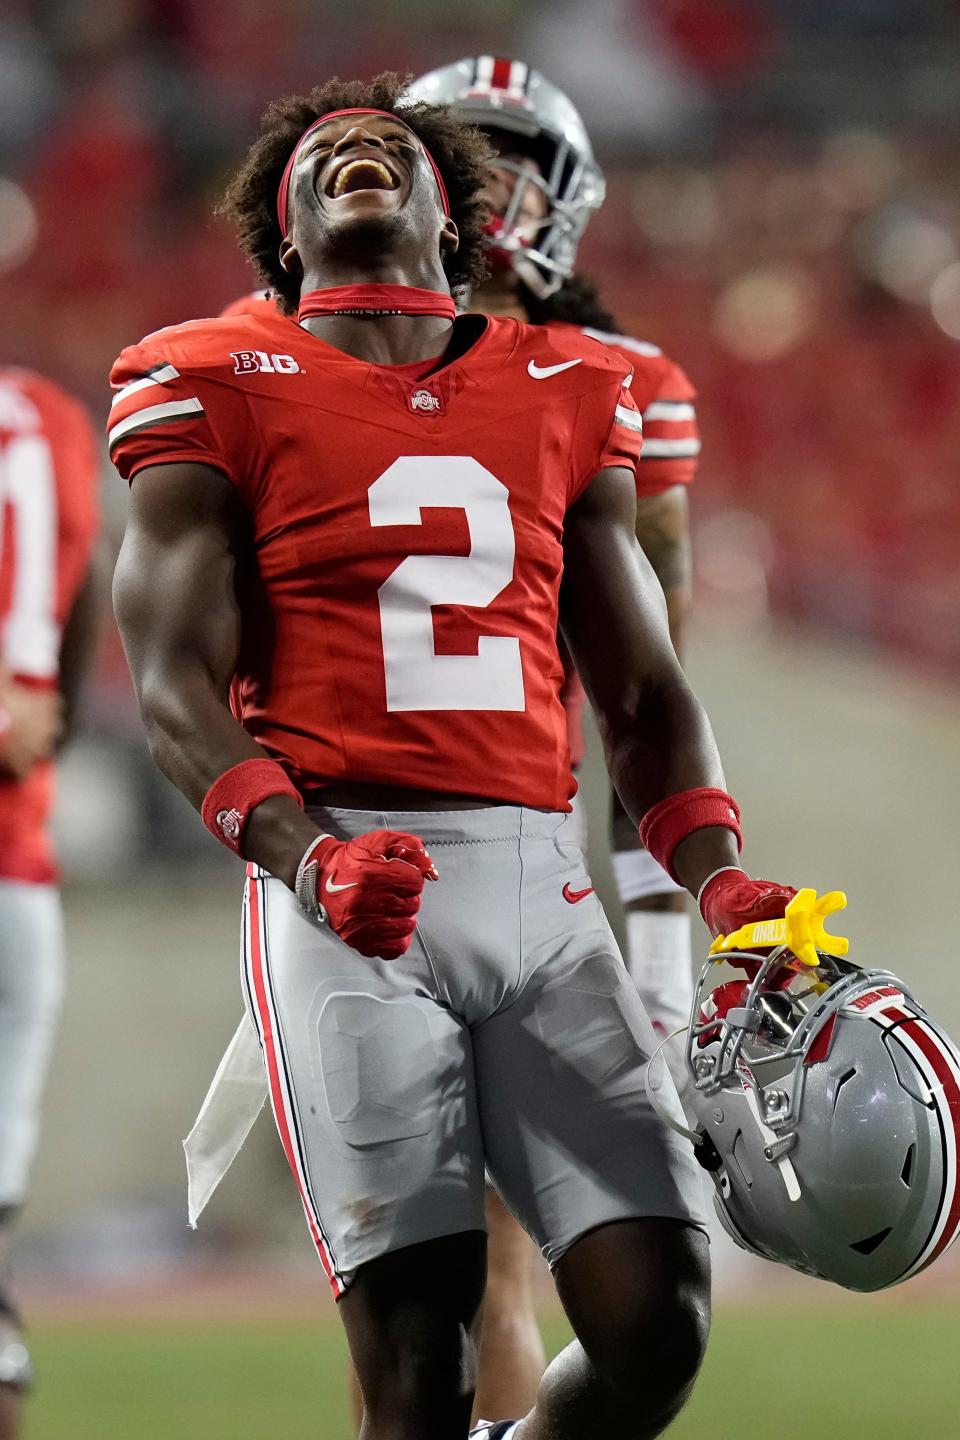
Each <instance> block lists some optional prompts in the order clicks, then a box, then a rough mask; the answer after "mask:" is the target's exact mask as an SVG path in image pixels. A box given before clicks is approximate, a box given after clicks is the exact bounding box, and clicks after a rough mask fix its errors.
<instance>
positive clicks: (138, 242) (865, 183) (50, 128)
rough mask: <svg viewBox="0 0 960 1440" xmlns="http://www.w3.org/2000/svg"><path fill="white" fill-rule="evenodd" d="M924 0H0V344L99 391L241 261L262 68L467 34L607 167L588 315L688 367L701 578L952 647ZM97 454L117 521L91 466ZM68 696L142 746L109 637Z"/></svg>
mask: <svg viewBox="0 0 960 1440" xmlns="http://www.w3.org/2000/svg"><path fill="white" fill-rule="evenodd" d="M956 11H957V6H956V3H955V0H911V3H910V4H904V3H902V0H843V3H837V0H592V3H589V4H588V3H586V0H559V3H555V4H551V5H550V6H549V9H546V8H541V7H539V6H537V5H530V6H523V7H519V6H514V5H511V4H510V3H509V0H473V3H467V0H447V3H446V4H445V5H444V6H443V7H442V9H441V8H440V7H437V6H436V5H435V4H434V3H432V0H406V3H404V4H402V5H401V4H399V3H383V0H381V3H374V0H354V3H353V4H351V5H350V6H349V7H347V6H338V5H335V4H333V3H329V0H313V3H311V0H273V3H271V4H269V5H267V4H263V3H260V0H231V3H229V4H228V3H226V0H100V3H98V4H97V5H95V6H88V5H78V4H75V3H69V0H60V3H55V0H33V3H31V0H8V3H7V4H5V6H4V7H3V14H2V16H0V356H2V357H3V359H4V361H5V362H7V363H23V364H26V365H30V366H34V367H36V368H37V369H39V370H41V371H43V372H44V373H47V374H49V375H51V376H52V377H53V378H54V379H57V380H59V381H61V382H62V383H63V384H64V385H66V386H67V387H68V388H69V389H70V390H71V391H72V392H73V393H75V394H77V395H78V396H80V397H81V398H82V399H83V400H85V401H86V403H87V404H88V405H89V406H90V407H91V409H92V410H93V412H94V414H95V415H96V416H97V417H99V415H100V414H102V413H103V412H104V410H105V400H106V375H107V371H108V368H109V365H110V362H111V360H112V359H113V357H114V356H115V355H116V354H117V352H118V351H119V350H120V349H121V347H122V346H123V345H125V344H126V343H128V342H129V341H131V340H132V339H134V338H136V337H138V336H140V335H142V334H143V333H145V332H147V331H149V330H151V329H154V328H156V327H159V326H161V325H165V324H169V323H172V322H174V321H177V320H179V319H184V318H188V317H191V316H199V315H205V314H210V313H214V312H216V311H217V310H218V309H219V308H220V307H221V306H222V305H223V304H224V303H225V302H226V301H228V300H229V299H231V298H232V297H233V296H235V295H237V294H239V293H242V292H243V291H244V290H246V289H248V288H249V287H250V276H249V274H248V273H247V272H246V270H245V267H244V265H243V262H242V261H241V260H240V258H239V256H238V255H237V253H236V251H235V248H234V245H233V242H232V238H231V236H230V234H229V232H228V231H227V229H226V228H225V227H224V226H223V224H222V223H221V222H219V221H218V220H216V219H214V218H213V215H212V212H213V208H214V206H215V203H216V200H217V198H218V195H219V192H220V190H221V188H222V184H223V181H224V177H225V175H226V174H227V173H228V172H229V170H230V168H231V166H232V165H233V164H234V162H235V161H236V160H237V158H238V156H239V155H240V154H241V153H242V151H243V149H244V147H245V144H246V143H247V141H248V139H249V137H250V135H251V133H252V131H253V129H254V127H255V124H256V120H257V117H258V115H259V112H260V110H261V108H262V106H263V103H264V102H265V101H266V100H267V99H269V98H270V97H272V96H274V95H276V94H280V93H282V92H284V91H286V90H291V89H297V88H303V87H308V86H309V85H310V84H312V83H314V82H315V81H316V80H317V79H318V78H321V77H324V76H326V75H328V74H329V73H330V72H331V71H332V70H336V71H339V72H340V73H343V74H350V73H357V74H363V75H369V74H371V73H373V72H374V71H376V70H377V69H379V68H383V67H392V68H398V67H399V68H404V67H408V68H410V69H411V70H414V71H417V70H423V69H426V68H428V67H429V66H432V65H435V64H439V63H443V62H444V61H446V60H449V59H451V58H454V57H456V56H459V55H461V54H468V53H471V52H476V51H478V50H484V49H489V48H490V46H491V44H492V43H494V41H495V43H496V44H497V45H498V46H499V47H500V49H501V50H502V51H511V50H512V51H513V52H514V53H517V54H521V55H523V56H525V57H526V58H528V59H529V60H530V61H531V62H533V63H535V64H537V65H539V66H540V67H541V68H543V69H544V70H545V71H546V72H547V73H548V74H550V75H551V77H552V78H553V79H555V80H556V81H557V82H558V83H559V84H561V85H563V86H564V87H565V88H567V89H568V90H569V92H570V93H571V94H572V96H573V97H574V98H575V99H576V101H577V103H578V105H581V106H582V109H583V113H584V116H585V119H586V120H587V123H588V125H589V126H590V128H591V130H592V131H593V133H594V134H595V137H596V139H597V142H598V145H597V148H598V151H599V158H600V160H601V162H602V163H603V164H604V166H605V168H606V170H607V174H608V179H609V182H610V188H609V199H608V202H607V206H606V208H605V210H604V213H603V215H602V217H601V218H600V219H599V220H598V221H597V222H596V223H595V224H594V225H593V226H592V227H591V229H590V231H589V232H588V235H587V239H586V243H585V245H584V248H583V251H582V260H583V264H584V268H585V270H587V271H588V272H590V273H592V274H593V275H595V276H596V278H597V279H598V281H599V282H600V285H601V292H602V294H603V296H604V299H605V300H606V303H607V305H608V307H609V308H610V309H611V310H612V311H613V313H614V315H615V318H616V320H617V323H618V326H620V327H622V328H623V329H624V330H626V331H628V332H630V333H632V334H635V335H638V336H640V337H641V338H644V339H649V340H652V341H655V342H661V343H663V344H664V345H665V346H667V347H668V348H669V351H670V353H671V354H673V355H675V356H677V357H678V358H679V359H680V360H681V361H682V363H683V365H684V367H685V368H686V370H687V371H688V373H689V374H690V375H691V376H692V377H693V379H694V381H695V383H696V384H697V386H698V389H699V392H700V402H699V408H700V415H701V422H702V430H703V436H704V450H703V465H702V472H701V473H702V480H701V483H700V484H699V485H698V487H697V494H696V500H695V530H696V536H697V542H698V543H697V552H698V567H699V584H700V593H701V597H705V599H706V601H707V602H708V603H712V602H713V601H714V600H715V601H716V602H717V603H720V602H724V603H728V604H729V605H731V606H733V607H739V609H740V611H742V613H743V614H744V615H745V616H747V617H750V616H754V617H756V616H762V615H763V614H765V613H766V612H767V609H768V608H773V609H774V610H777V611H779V612H781V613H783V614H786V615H788V616H793V617H796V618H798V619H800V620H803V621H805V622H813V623H816V624H818V625H822V626H826V627H828V628H830V629H832V630H833V631H834V632H836V633H839V634H840V635H841V636H843V637H849V638H850V639H852V640H854V641H857V642H867V644H869V645H876V646H877V647H893V648H895V649H896V650H897V651H898V652H900V654H901V655H902V656H904V657H906V658H907V659H908V660H909V661H910V662H911V663H912V664H914V665H918V666H922V667H925V668H932V669H939V670H941V671H942V672H944V673H949V672H952V671H953V672H955V669H956V662H957V661H958V659H960V572H958V569H957V566H956V563H955V555H956V553H957V550H958V547H960V487H958V486H957V484H956V479H955V477H956V468H957V457H958V455H960V348H958V347H960V131H958V126H957V121H956V116H957V114H958V113H960V107H958V101H960V71H958V67H957V63H956V62H957V42H958V26H957V18H958V17H957V13H956ZM107 486H108V494H107V503H108V515H112V521H111V523H112V528H113V531H114V533H116V532H117V531H118V530H119V527H120V524H121V522H122V511H123V504H124V496H123V489H122V486H121V485H120V483H119V482H118V481H117V479H116V477H115V476H114V475H112V474H111V476H110V478H109V480H108V481H107ZM92 710H93V719H94V723H95V725H96V727H97V729H99V730H101V731H107V732H110V733H112V734H114V735H120V736H122V735H123V734H124V733H126V734H127V735H128V736H129V737H130V744H131V746H132V747H133V748H135V749H137V750H139V749H140V741H139V729H138V723H137V721H136V719H135V717H134V715H133V711H132V699H131V697H130V692H129V682H128V680H127V677H126V672H125V667H124V666H123V662H122V657H121V656H120V652H119V646H118V644H117V642H116V641H115V640H110V641H108V643H107V644H106V645H105V647H104V654H103V658H102V661H101V667H100V673H99V676H98V683H97V685H96V686H95V687H94V693H93V700H92ZM139 784H140V785H141V786H153V785H156V784H157V782H156V781H154V780H147V779H146V778H145V777H143V776H141V778H140V780H139ZM160 803H161V805H165V804H167V803H168V801H166V800H162V801H161V802H160ZM174 803H175V804H176V802H174ZM174 828H175V829H176V830H177V831H178V836H177V842H176V843H177V844H178V845H179V844H181V843H182V841H183V835H182V832H180V831H179V826H177V827H174ZM200 838H201V843H202V837H200Z"/></svg>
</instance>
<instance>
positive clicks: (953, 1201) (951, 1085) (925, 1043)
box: [901, 1019, 960, 1269]
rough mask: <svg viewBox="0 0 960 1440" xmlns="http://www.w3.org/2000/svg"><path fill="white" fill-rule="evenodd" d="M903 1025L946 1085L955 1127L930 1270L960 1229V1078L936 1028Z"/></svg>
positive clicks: (918, 1023)
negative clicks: (948, 1191)
mask: <svg viewBox="0 0 960 1440" xmlns="http://www.w3.org/2000/svg"><path fill="white" fill-rule="evenodd" d="M901 1028H902V1029H903V1031H904V1032H905V1034H907V1035H909V1037H910V1039H911V1040H912V1041H913V1043H914V1044H915V1045H916V1046H917V1049H918V1050H920V1051H921V1053H922V1054H923V1056H924V1057H925V1059H926V1060H927V1062H928V1063H929V1065H930V1068H931V1069H932V1070H933V1073H934V1074H935V1075H936V1077H937V1079H938V1080H939V1082H940V1084H941V1086H942V1087H943V1095H944V1099H945V1101H946V1104H947V1116H948V1117H949V1122H950V1123H951V1124H952V1126H953V1141H954V1157H955V1158H954V1177H953V1193H952V1195H947V1196H946V1197H945V1198H944V1205H945V1206H946V1207H947V1220H946V1224H945V1225H944V1227H943V1230H942V1231H941V1233H940V1239H939V1240H938V1241H937V1243H936V1245H935V1246H934V1247H933V1249H932V1250H931V1252H930V1254H929V1255H928V1256H927V1258H926V1260H925V1261H924V1262H923V1265H922V1266H921V1269H926V1267H927V1266H928V1265H932V1264H933V1262H934V1260H936V1259H937V1258H938V1257H939V1256H940V1255H942V1254H943V1252H944V1250H946V1249H947V1248H948V1246H950V1245H951V1244H952V1243H953V1241H954V1240H955V1239H956V1238H957V1234H958V1232H960V1077H958V1075H957V1070H956V1063H955V1061H954V1058H953V1056H952V1055H950V1054H949V1052H948V1051H947V1050H946V1049H945V1047H944V1046H943V1044H942V1042H941V1041H940V1039H939V1037H938V1036H937V1035H936V1034H935V1032H934V1031H933V1030H931V1029H930V1028H928V1026H926V1025H924V1024H923V1023H922V1022H921V1021H919V1020H913V1019H909V1020H906V1021H905V1022H904V1024H903V1026H902V1027H901ZM945 1118H946V1117H945Z"/></svg>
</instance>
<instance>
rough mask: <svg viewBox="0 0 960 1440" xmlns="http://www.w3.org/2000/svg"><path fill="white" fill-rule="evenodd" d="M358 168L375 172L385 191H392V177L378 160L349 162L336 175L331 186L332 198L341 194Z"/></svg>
mask: <svg viewBox="0 0 960 1440" xmlns="http://www.w3.org/2000/svg"><path fill="white" fill-rule="evenodd" d="M358 166H360V167H362V168H363V169H366V170H374V171H376V173H377V174H378V175H379V176H380V178H381V180H382V181H383V187H384V189H385V190H392V189H393V188H394V182H393V176H392V175H391V174H390V171H389V170H388V169H387V167H386V165H381V164H380V161H379V160H351V161H350V162H349V164H347V165H344V167H343V169H342V170H340V171H338V173H337V178H336V181H335V182H334V186H333V193H334V197H336V196H338V195H342V194H343V192H344V190H345V189H346V186H347V181H348V180H349V178H350V176H351V175H352V173H353V172H354V170H356V169H357V167H358Z"/></svg>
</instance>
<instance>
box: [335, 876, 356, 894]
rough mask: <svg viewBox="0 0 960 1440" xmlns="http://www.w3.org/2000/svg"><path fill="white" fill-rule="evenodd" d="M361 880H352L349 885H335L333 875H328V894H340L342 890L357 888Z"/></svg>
mask: <svg viewBox="0 0 960 1440" xmlns="http://www.w3.org/2000/svg"><path fill="white" fill-rule="evenodd" d="M358 884H359V881H357V880H351V882H350V884H349V885H334V883H333V879H332V878H331V876H329V875H328V876H327V894H328V895H339V894H340V891H341V890H356V888H357V885H358Z"/></svg>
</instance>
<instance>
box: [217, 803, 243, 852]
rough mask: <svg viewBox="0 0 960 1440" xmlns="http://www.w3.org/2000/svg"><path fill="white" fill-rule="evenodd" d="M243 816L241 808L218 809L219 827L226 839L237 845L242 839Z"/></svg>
mask: <svg viewBox="0 0 960 1440" xmlns="http://www.w3.org/2000/svg"><path fill="white" fill-rule="evenodd" d="M242 819H243V816H242V815H241V814H240V811H239V810H218V811H217V827H218V829H219V830H220V832H221V834H222V835H223V837H224V839H225V840H229V841H231V843H232V844H234V845H236V843H237V841H238V840H239V839H240V824H241V821H242Z"/></svg>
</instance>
